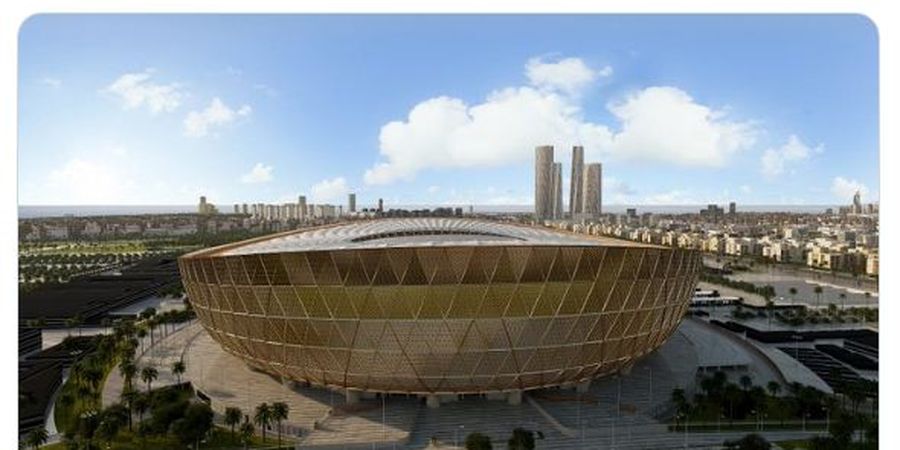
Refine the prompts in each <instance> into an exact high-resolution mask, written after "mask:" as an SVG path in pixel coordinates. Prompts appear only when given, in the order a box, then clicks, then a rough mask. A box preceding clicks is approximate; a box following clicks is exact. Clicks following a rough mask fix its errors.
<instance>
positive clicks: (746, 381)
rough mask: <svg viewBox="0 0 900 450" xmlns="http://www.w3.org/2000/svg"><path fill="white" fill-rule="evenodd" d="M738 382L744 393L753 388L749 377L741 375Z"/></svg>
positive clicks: (751, 379)
mask: <svg viewBox="0 0 900 450" xmlns="http://www.w3.org/2000/svg"><path fill="white" fill-rule="evenodd" d="M738 382H739V383H741V389H743V390H745V391H749V390H750V388H751V387H753V378H750V375H741V378H740V380H738Z"/></svg>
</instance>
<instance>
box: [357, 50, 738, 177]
mask: <svg viewBox="0 0 900 450" xmlns="http://www.w3.org/2000/svg"><path fill="white" fill-rule="evenodd" d="M570 59H573V58H570ZM563 61H568V60H563ZM578 61H580V60H578ZM535 64H538V63H537V62H535V60H531V61H529V63H528V65H529V66H532V65H535ZM541 64H542V63H541ZM557 64H560V63H557ZM565 66H566V67H569V66H572V67H582V66H584V64H583V63H580V62H579V63H574V62H573V63H566V64H565ZM541 67H542V66H541ZM585 67H586V66H585ZM532 69H533V68H532ZM526 71H529V72H532V71H533V70H529V68H528V67H526ZM537 72H538V73H539V74H540V75H536V74H532V75H534V76H530V77H529V78H530V79H531V80H532V83H533V84H535V85H532V86H520V87H508V88H503V89H500V90H496V91H494V92H492V93H490V94H489V95H488V96H487V98H486V99H485V100H484V101H483V102H481V103H477V104H473V105H469V104H467V103H466V102H465V101H463V100H461V99H458V98H452V97H447V96H442V97H434V98H431V99H427V100H424V101H422V102H420V103H418V104H417V105H415V106H414V107H413V108H412V109H411V110H410V112H409V114H408V115H407V117H406V119H405V120H399V121H393V122H390V123H387V124H385V125H384V126H383V127H382V128H381V133H380V135H379V145H380V153H381V156H382V160H381V161H379V162H377V163H376V164H375V165H374V166H373V167H372V168H370V169H369V170H367V171H366V173H365V176H364V180H365V182H366V183H367V184H389V183H392V182H395V181H398V180H411V179H413V178H414V177H415V176H416V174H417V173H418V172H419V171H421V170H424V169H433V168H472V167H496V166H501V165H506V164H512V163H518V162H526V161H529V160H531V159H532V158H533V157H534V147H535V146H536V145H541V144H552V145H555V146H556V147H557V149H558V151H567V150H568V149H569V148H570V146H571V145H575V144H581V145H584V146H585V150H586V151H587V152H588V154H589V155H588V156H589V157H590V158H592V159H597V158H599V157H601V156H603V157H612V158H618V159H637V160H644V161H649V162H665V163H673V164H678V165H686V166H707V167H709V166H723V165H724V164H725V163H726V162H727V160H728V159H729V157H730V156H731V155H732V154H734V153H737V152H738V151H740V150H743V149H745V148H747V147H749V146H750V145H752V143H753V141H754V136H755V128H754V126H753V125H752V124H750V123H747V122H734V121H728V120H726V118H725V113H724V112H722V111H718V110H714V109H712V108H711V107H708V106H705V105H702V104H699V103H697V102H696V101H694V100H693V99H692V98H691V97H690V96H689V95H688V94H687V93H685V92H684V91H681V90H679V89H677V88H674V87H666V86H662V87H649V88H646V89H643V90H641V91H638V92H635V93H633V94H632V95H630V96H627V97H626V98H624V99H622V100H621V101H619V102H615V103H610V104H609V105H608V108H609V109H610V111H611V112H612V113H613V115H614V117H615V118H616V119H618V121H619V123H618V125H619V129H620V131H618V132H615V131H614V130H613V129H611V128H610V127H608V126H607V125H605V124H602V123H594V122H590V121H587V120H585V119H584V114H583V112H582V108H581V102H580V97H579V96H577V95H572V94H571V92H570V91H569V90H567V89H548V88H546V87H547V86H551V85H552V86H556V87H560V88H561V87H563V86H568V87H571V86H573V85H578V84H579V83H584V82H585V81H584V80H586V79H590V80H593V79H594V78H591V77H587V76H586V75H584V74H583V73H582V74H581V75H577V74H578V73H579V72H582V71H580V70H575V69H571V70H565V71H564V70H561V69H559V68H554V69H553V70H549V69H545V68H541V70H538V71H537ZM569 72H573V73H576V75H571V74H569ZM561 73H562V74H565V76H564V75H561Z"/></svg>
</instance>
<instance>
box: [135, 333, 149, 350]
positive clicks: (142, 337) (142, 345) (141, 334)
mask: <svg viewBox="0 0 900 450" xmlns="http://www.w3.org/2000/svg"><path fill="white" fill-rule="evenodd" d="M136 334H137V337H138V340H140V342H141V353H142V354H143V353H144V338H145V337H147V330H146V329H145V328H143V327H141V328H138V330H137V333H136Z"/></svg>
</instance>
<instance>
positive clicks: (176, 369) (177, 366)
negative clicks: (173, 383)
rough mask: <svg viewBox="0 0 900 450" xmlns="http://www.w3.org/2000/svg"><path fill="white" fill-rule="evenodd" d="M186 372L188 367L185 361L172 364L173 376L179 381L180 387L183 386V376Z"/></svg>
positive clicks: (181, 360)
mask: <svg viewBox="0 0 900 450" xmlns="http://www.w3.org/2000/svg"><path fill="white" fill-rule="evenodd" d="M185 370H187V367H185V365H184V360H183V359H180V360H178V361H175V363H173V364H172V374H173V375H175V378H177V379H178V384H179V385H180V384H181V375H183V374H184V372H185Z"/></svg>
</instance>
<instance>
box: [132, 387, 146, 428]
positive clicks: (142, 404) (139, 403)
mask: <svg viewBox="0 0 900 450" xmlns="http://www.w3.org/2000/svg"><path fill="white" fill-rule="evenodd" d="M133 404H134V410H135V411H137V413H138V423H140V422H142V421H143V420H144V413H145V412H147V409H149V408H150V398H149V397H147V396H146V395H143V394H141V393H137V394H136V395H135V397H134V401H133Z"/></svg>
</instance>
